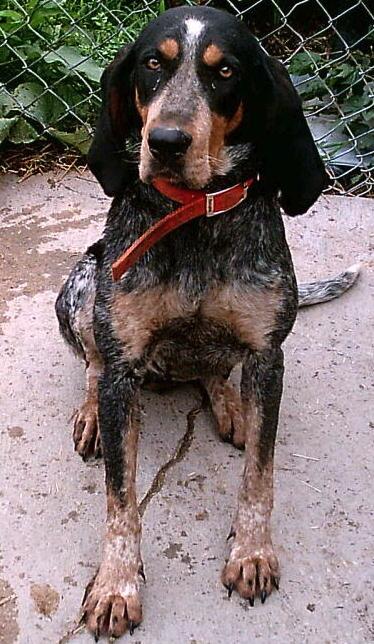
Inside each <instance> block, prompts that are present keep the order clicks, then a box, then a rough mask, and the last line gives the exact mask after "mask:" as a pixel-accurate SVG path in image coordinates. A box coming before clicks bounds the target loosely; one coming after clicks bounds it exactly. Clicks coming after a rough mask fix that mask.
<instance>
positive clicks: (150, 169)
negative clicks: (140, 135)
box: [139, 141, 232, 190]
mask: <svg viewBox="0 0 374 644" xmlns="http://www.w3.org/2000/svg"><path fill="white" fill-rule="evenodd" d="M231 169H232V163H231V159H230V156H229V154H228V153H227V149H226V148H225V147H224V148H222V150H221V153H220V154H219V156H214V157H213V156H212V155H210V154H209V152H208V150H206V151H205V150H204V151H203V152H201V151H199V150H196V147H194V146H193V145H192V147H191V149H190V150H188V152H187V153H186V154H183V155H179V156H178V155H175V156H174V157H173V158H172V159H170V160H163V159H160V158H157V156H155V155H154V154H152V152H151V150H150V149H149V146H148V145H147V144H146V143H144V141H143V143H142V149H141V153H140V164H139V174H140V179H141V180H142V181H143V183H147V184H150V183H152V181H154V180H156V179H166V180H168V181H170V183H175V184H181V185H183V186H185V187H187V188H190V189H192V190H199V189H203V188H205V187H206V186H207V185H209V184H210V183H211V182H212V181H213V180H214V179H215V178H216V177H222V176H225V175H226V174H228V172H229V171H230V170H231Z"/></svg>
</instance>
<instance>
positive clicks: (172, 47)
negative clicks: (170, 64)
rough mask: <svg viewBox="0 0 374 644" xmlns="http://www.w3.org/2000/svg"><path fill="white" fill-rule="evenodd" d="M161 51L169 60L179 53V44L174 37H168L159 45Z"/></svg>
mask: <svg viewBox="0 0 374 644" xmlns="http://www.w3.org/2000/svg"><path fill="white" fill-rule="evenodd" d="M158 48H159V50H160V52H161V53H162V54H163V55H164V56H165V58H168V59H169V60H174V59H175V58H177V56H178V54H179V45H178V43H177V41H176V40H174V38H166V40H163V41H162V42H161V43H160V45H159V47H158Z"/></svg>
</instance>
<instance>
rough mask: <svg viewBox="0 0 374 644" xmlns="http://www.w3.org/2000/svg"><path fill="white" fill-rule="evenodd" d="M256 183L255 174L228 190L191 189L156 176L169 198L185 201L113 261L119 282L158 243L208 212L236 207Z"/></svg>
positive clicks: (113, 268)
mask: <svg viewBox="0 0 374 644" xmlns="http://www.w3.org/2000/svg"><path fill="white" fill-rule="evenodd" d="M254 182H255V179H254V178H253V177H251V178H250V179H247V181H244V182H243V183H237V184H236V185H235V186H232V187H231V188H226V190H219V191H218V192H210V193H209V192H205V191H204V190H189V189H187V188H181V187H179V186H176V185H174V184H172V183H170V182H169V181H167V180H165V179H155V180H154V181H153V186H154V187H155V188H156V189H157V190H158V191H159V192H161V194H163V195H164V196H165V197H168V198H169V199H172V200H173V201H177V202H178V203H180V204H183V205H182V206H180V207H179V208H177V209H176V210H173V212H170V213H169V214H168V215H166V216H165V217H163V218H162V219H160V220H159V221H157V222H156V223H155V224H153V226H151V227H150V228H148V230H146V231H145V233H143V235H142V236H141V237H139V239H137V240H136V241H135V242H134V243H133V244H131V246H130V247H129V248H128V249H127V250H125V252H124V253H123V254H122V255H121V256H120V257H119V258H118V259H117V260H116V261H115V262H114V263H113V264H112V276H113V280H114V281H115V282H116V281H117V280H119V279H120V278H121V277H122V275H123V274H124V273H125V272H126V271H127V270H128V269H129V268H130V267H131V266H132V265H133V264H135V262H136V261H137V260H138V259H140V257H143V255H144V254H145V253H146V252H147V250H149V249H150V248H152V246H154V245H155V244H157V242H158V241H159V240H160V239H162V238H163V237H165V235H167V234H168V233H170V232H172V231H173V230H175V229H176V228H179V226H182V225H183V224H185V223H187V222H188V221H191V220H192V219H195V218H196V217H201V216H202V215H206V217H213V216H214V215H220V214H222V213H224V212H228V211H229V210H232V209H233V208H235V207H236V206H238V205H239V204H240V203H241V202H242V201H244V199H246V197H247V194H248V189H249V188H250V187H251V186H252V184H253V183H254Z"/></svg>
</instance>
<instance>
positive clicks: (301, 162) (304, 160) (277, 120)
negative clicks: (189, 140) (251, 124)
mask: <svg viewBox="0 0 374 644" xmlns="http://www.w3.org/2000/svg"><path fill="white" fill-rule="evenodd" d="M259 67H260V66H257V73H256V76H257V75H258V78H257V79H255V80H256V86H253V87H255V93H256V94H257V95H258V94H260V100H259V102H258V105H259V110H260V112H258V113H257V115H256V121H257V125H256V129H257V132H258V136H257V137H256V138H257V141H256V143H257V146H258V149H259V152H260V156H261V158H262V163H263V172H264V179H265V181H267V182H269V183H270V185H272V186H273V187H274V188H275V189H277V190H280V203H281V205H282V207H283V209H284V211H285V212H286V214H287V215H292V216H294V215H301V214H303V213H304V212H306V211H307V210H308V208H310V207H311V206H312V205H313V204H314V202H315V201H316V200H317V199H318V197H319V195H320V194H321V192H322V190H323V189H324V188H325V187H326V185H327V183H328V182H327V179H328V177H327V174H326V171H325V168H324V165H323V163H322V160H321V158H320V156H319V153H318V150H317V148H316V145H315V143H314V141H313V137H312V134H311V132H310V130H309V127H308V124H307V122H306V119H305V116H304V114H303V110H302V106H301V100H300V98H299V95H298V94H297V92H296V90H295V88H294V86H293V85H292V81H291V79H290V77H289V75H288V72H287V70H286V69H285V67H284V66H283V65H282V63H280V62H279V61H278V60H276V59H275V58H271V57H270V56H267V55H264V57H263V59H262V65H261V67H262V70H260V68H259ZM263 67H265V70H264V69H263ZM264 71H265V74H264ZM256 102H257V101H256Z"/></svg>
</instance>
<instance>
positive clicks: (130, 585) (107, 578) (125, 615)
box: [81, 564, 142, 641]
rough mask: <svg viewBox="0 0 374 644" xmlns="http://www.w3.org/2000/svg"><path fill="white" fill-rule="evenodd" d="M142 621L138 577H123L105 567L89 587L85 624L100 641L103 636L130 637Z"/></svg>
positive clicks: (84, 613)
mask: <svg viewBox="0 0 374 644" xmlns="http://www.w3.org/2000/svg"><path fill="white" fill-rule="evenodd" d="M141 620H142V606H141V603H140V597H139V583H138V575H135V576H134V578H133V579H132V578H131V576H129V575H127V576H122V577H121V576H120V575H119V572H118V568H117V567H115V568H112V567H111V566H109V567H108V565H105V564H102V565H101V567H100V568H99V571H98V573H97V574H96V576H95V577H94V578H93V580H92V581H91V582H90V583H89V584H88V586H87V589H86V592H85V595H84V598H83V604H82V618H81V622H82V623H85V624H86V626H87V628H88V630H90V631H91V633H93V635H94V636H95V641H98V640H99V638H100V636H101V635H106V636H107V637H109V638H110V637H121V635H123V634H124V633H126V631H127V630H128V631H129V632H130V634H131V635H132V633H133V632H134V629H135V628H136V627H137V626H139V624H140V622H141Z"/></svg>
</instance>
